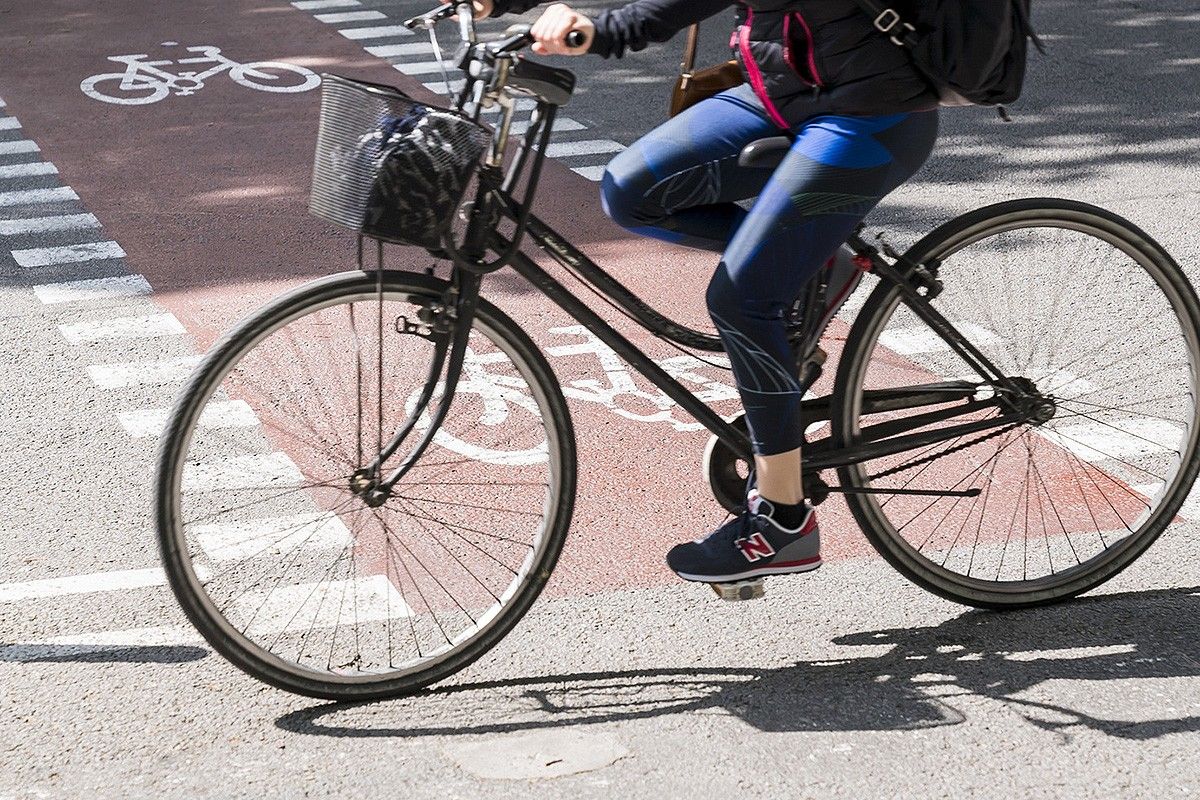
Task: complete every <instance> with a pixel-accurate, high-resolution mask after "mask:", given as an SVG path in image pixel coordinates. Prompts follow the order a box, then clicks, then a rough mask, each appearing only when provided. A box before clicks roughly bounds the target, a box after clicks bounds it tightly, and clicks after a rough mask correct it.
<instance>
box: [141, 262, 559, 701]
mask: <svg viewBox="0 0 1200 800" xmlns="http://www.w3.org/2000/svg"><path fill="white" fill-rule="evenodd" d="M445 286H446V284H444V283H443V282H441V281H435V280H433V279H430V278H425V277H424V276H419V275H403V276H401V275H398V274H395V273H390V274H387V275H386V276H385V279H384V286H383V292H382V295H380V294H378V293H377V292H376V290H375V278H374V276H371V275H364V274H362V273H355V274H350V275H347V276H335V277H334V278H330V279H325V280H322V281H317V282H315V283H314V284H310V285H309V286H307V287H302V288H301V289H299V290H297V291H296V292H294V293H291V294H290V295H288V296H285V297H283V298H280V299H279V300H277V301H275V302H273V303H272V304H271V305H269V306H268V307H267V308H265V309H264V310H263V311H261V312H259V313H258V314H256V315H255V316H254V317H252V318H250V319H248V320H247V321H246V322H244V323H243V324H242V325H240V326H239V327H238V328H237V329H236V330H235V331H233V332H232V333H231V334H230V335H229V336H228V337H227V338H226V339H225V340H223V341H222V342H221V343H220V344H218V345H217V347H215V348H214V350H213V351H212V353H211V354H210V355H209V356H208V357H207V358H206V360H205V362H204V363H203V364H202V365H201V367H200V369H199V370H198V371H197V373H196V375H195V376H194V377H193V378H192V380H191V381H190V382H189V385H188V386H187V387H186V389H185V390H184V393H183V394H182V395H181V399H180V401H179V403H178V404H177V406H176V408H175V409H174V411H173V413H172V416H171V418H170V420H169V422H168V425H167V429H166V432H165V435H164V441H163V447H162V449H161V451H160V461H159V475H158V492H157V498H158V503H159V509H158V520H159V534H160V543H161V545H162V548H163V553H164V559H165V563H166V565H167V569H168V574H169V576H170V578H171V583H172V587H173V589H174V590H175V592H176V595H177V596H178V597H179V599H180V601H181V603H182V605H183V606H184V609H185V611H187V612H188V614H189V616H190V618H191V619H192V621H193V622H194V623H196V625H197V627H198V628H199V630H200V631H201V632H202V633H203V634H204V635H205V637H206V638H207V639H208V640H209V642H210V643H211V644H212V645H213V646H214V647H216V648H217V649H218V650H219V651H220V652H221V653H222V654H223V655H225V656H226V657H228V658H230V659H231V660H232V661H233V662H234V663H235V664H237V665H238V666H239V667H241V668H243V669H245V670H246V671H248V672H250V673H251V674H253V675H254V676H255V677H258V678H260V679H262V680H265V681H267V682H269V683H272V684H274V685H277V686H280V687H282V688H285V689H288V690H290V691H296V692H300V693H303V694H309V695H313V696H319V697H329V698H368V697H382V696H389V695H395V694H401V693H406V692H410V691H413V690H415V689H418V688H420V687H422V686H425V685H427V684H429V683H431V682H434V681H436V680H440V679H442V678H444V677H446V676H447V675H449V674H452V673H453V672H455V671H457V670H459V669H461V668H462V667H464V666H465V665H466V664H468V663H470V662H471V661H473V660H474V659H475V658H477V657H478V656H479V655H482V653H484V652H486V650H487V649H489V648H490V647H491V646H493V645H494V644H495V643H496V642H497V641H498V640H499V639H500V638H501V637H502V636H503V635H504V633H506V632H507V631H508V630H509V629H511V627H512V625H514V624H515V623H516V621H517V620H518V619H519V618H520V617H521V616H522V615H523V614H524V612H525V611H526V610H527V609H528V607H529V605H530V604H531V603H532V602H533V600H534V598H535V597H536V595H537V594H538V592H539V591H540V590H541V587H542V586H543V585H544V583H545V580H546V579H547V578H548V576H549V573H550V570H551V569H552V568H553V566H554V563H555V561H556V559H557V557H558V553H559V551H560V550H561V546H562V543H563V539H564V537H565V533H566V528H567V525H568V524H569V519H570V512H571V505H572V500H573V495H574V475H575V472H574V444H573V437H572V434H571V430H570V422H569V418H568V417H567V416H566V408H565V404H564V403H563V400H562V397H561V394H560V393H558V392H557V389H556V386H555V384H554V383H553V382H551V381H550V373H549V368H548V367H547V366H546V365H545V362H544V360H543V359H541V358H540V356H539V355H538V354H537V351H536V350H535V349H533V346H532V344H531V343H530V342H529V341H528V339H527V337H525V336H524V334H522V333H520V332H519V331H518V330H517V329H516V328H515V325H514V324H513V323H512V322H511V321H508V320H507V318H505V317H503V316H502V315H501V314H500V313H499V312H498V311H496V310H495V309H494V308H491V307H490V306H489V305H488V304H486V303H481V304H480V308H479V313H478V315H477V317H476V319H475V320H474V322H473V328H472V331H471V334H470V339H469V343H468V351H467V357H466V362H465V364H464V369H463V375H462V378H461V379H460V382H459V387H458V390H457V391H456V394H455V396H454V398H453V401H452V403H451V405H450V413H449V415H448V416H447V418H446V420H445V422H444V423H443V425H442V426H441V428H440V429H439V430H438V431H437V433H436V434H435V435H434V438H433V442H432V444H431V445H430V447H429V449H428V450H427V451H426V452H425V453H424V454H423V455H422V457H421V459H420V460H419V461H417V462H416V464H415V466H414V467H413V468H412V470H411V471H410V472H409V473H408V475H406V476H405V477H404V479H402V480H401V481H400V483H399V484H397V487H396V489H395V491H394V492H393V494H392V496H391V497H390V498H388V499H387V501H386V502H384V503H383V504H382V505H380V506H378V507H372V506H371V505H370V504H368V503H367V502H365V500H364V498H363V497H362V496H361V495H360V494H359V493H356V492H355V490H354V488H353V480H354V479H353V476H354V475H355V473H356V472H358V471H359V470H360V469H361V468H362V466H363V465H364V464H366V463H368V462H369V461H370V460H371V458H373V456H374V455H375V454H376V453H378V452H379V446H380V443H382V442H386V441H387V440H388V438H389V436H390V434H391V432H392V431H393V430H395V429H396V428H398V427H400V426H401V425H402V424H403V423H404V421H405V420H407V419H409V418H410V416H411V417H415V418H416V423H415V426H414V429H413V433H412V434H411V435H410V437H409V439H408V440H407V443H406V447H402V448H401V450H400V451H399V452H398V453H397V455H396V456H395V457H393V458H392V459H390V460H389V462H388V463H387V465H386V468H392V467H395V466H396V465H397V464H399V463H401V462H402V461H403V459H404V457H405V454H406V453H407V452H410V451H411V448H412V447H413V446H414V445H415V444H416V442H417V441H418V440H419V439H420V438H421V437H422V436H423V435H424V433H425V431H427V429H428V426H429V420H430V411H431V409H427V410H426V411H425V412H423V413H422V412H421V406H420V403H419V400H420V394H421V389H422V387H423V386H424V384H425V379H426V375H427V373H428V371H429V366H428V363H429V360H430V357H431V354H432V352H433V349H434V344H433V341H432V340H431V339H430V338H429V329H428V327H427V326H424V325H422V323H421V322H420V316H419V315H420V314H421V313H422V310H423V309H428V308H429V307H430V306H431V305H433V304H436V303H437V302H439V301H440V300H441V296H442V291H443V290H444V288H445ZM381 297H382V300H381V299H380V298H381ZM380 365H382V371H379V367H380ZM441 388H444V383H443V382H441V381H439V382H438V390H437V391H435V398H434V402H435V403H436V401H437V399H438V396H439V395H440V389H441ZM381 400H382V402H380V401H381ZM386 468H385V472H386V471H387V470H386Z"/></svg>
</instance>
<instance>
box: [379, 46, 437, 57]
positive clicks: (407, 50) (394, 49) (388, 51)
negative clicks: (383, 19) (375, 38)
mask: <svg viewBox="0 0 1200 800" xmlns="http://www.w3.org/2000/svg"><path fill="white" fill-rule="evenodd" d="M363 49H364V50H366V51H367V52H368V53H370V54H371V55H373V56H379V57H380V58H395V57H397V56H414V55H428V54H429V53H432V52H433V45H432V44H430V43H429V42H408V43H406V44H381V45H376V46H374V47H364V48H363Z"/></svg>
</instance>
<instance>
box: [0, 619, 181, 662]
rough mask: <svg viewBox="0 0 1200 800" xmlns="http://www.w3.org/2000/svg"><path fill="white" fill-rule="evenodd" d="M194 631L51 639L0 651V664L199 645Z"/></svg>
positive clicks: (162, 629) (171, 628) (159, 629)
mask: <svg viewBox="0 0 1200 800" xmlns="http://www.w3.org/2000/svg"><path fill="white" fill-rule="evenodd" d="M202 643H203V639H201V638H200V634H199V633H197V632H196V629H195V628H191V627H185V626H183V625H161V626H155V627H152V628H132V629H130V630H123V631H120V630H118V631H101V632H98V633H82V634H72V635H70V636H55V637H53V638H50V639H45V640H43V641H39V642H21V643H19V644H11V645H8V646H7V647H0V661H17V662H26V663H28V662H30V661H42V660H59V659H63V658H69V657H71V656H73V655H87V654H88V653H103V652H108V651H112V650H129V649H131V648H135V647H172V646H178V645H181V644H202Z"/></svg>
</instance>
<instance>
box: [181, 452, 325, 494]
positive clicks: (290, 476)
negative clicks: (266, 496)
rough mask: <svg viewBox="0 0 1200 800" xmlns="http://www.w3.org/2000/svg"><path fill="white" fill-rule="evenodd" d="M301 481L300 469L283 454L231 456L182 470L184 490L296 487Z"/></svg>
mask: <svg viewBox="0 0 1200 800" xmlns="http://www.w3.org/2000/svg"><path fill="white" fill-rule="evenodd" d="M303 482H304V476H303V475H301V474H300V468H299V467H297V466H296V464H295V462H293V461H292V460H291V459H290V458H288V457H287V455H286V454H284V453H278V452H277V453H271V454H270V455H265V456H230V457H229V458H221V459H218V460H216V461H206V462H204V463H201V464H189V465H187V466H186V467H184V470H183V488H184V491H198V492H208V491H217V490H222V489H252V488H258V487H263V486H275V485H279V486H297V485H299V484H301V483H303Z"/></svg>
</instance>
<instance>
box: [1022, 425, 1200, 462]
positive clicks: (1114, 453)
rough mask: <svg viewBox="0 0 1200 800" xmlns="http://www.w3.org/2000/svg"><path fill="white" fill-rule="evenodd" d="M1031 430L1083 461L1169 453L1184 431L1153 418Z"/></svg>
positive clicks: (1042, 427) (1177, 444)
mask: <svg viewBox="0 0 1200 800" xmlns="http://www.w3.org/2000/svg"><path fill="white" fill-rule="evenodd" d="M1034 431H1035V432H1036V433H1038V434H1039V435H1041V436H1044V437H1045V438H1046V439H1049V440H1050V441H1051V442H1054V443H1055V444H1056V445H1058V446H1059V447H1061V448H1063V449H1064V450H1069V451H1071V452H1072V453H1074V454H1075V455H1077V456H1079V457H1080V458H1081V459H1083V460H1084V461H1106V460H1108V459H1111V458H1119V459H1127V458H1130V457H1131V456H1139V455H1147V454H1150V453H1163V452H1171V451H1173V450H1174V449H1175V448H1176V447H1178V446H1179V444H1180V443H1181V442H1182V440H1183V436H1182V435H1181V434H1182V433H1183V431H1182V430H1181V429H1180V428H1178V427H1177V426H1175V425H1172V424H1171V423H1168V422H1164V421H1162V420H1156V419H1126V420H1116V421H1114V422H1110V423H1108V424H1107V425H1101V424H1098V423H1095V422H1084V423H1079V424H1073V425H1057V426H1054V427H1053V428H1051V427H1048V426H1041V427H1037V428H1034Z"/></svg>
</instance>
